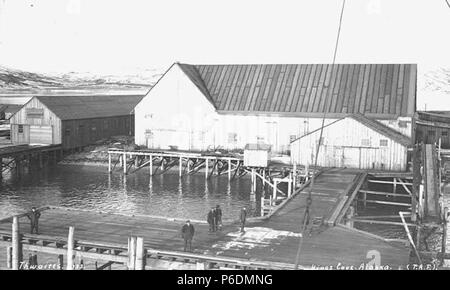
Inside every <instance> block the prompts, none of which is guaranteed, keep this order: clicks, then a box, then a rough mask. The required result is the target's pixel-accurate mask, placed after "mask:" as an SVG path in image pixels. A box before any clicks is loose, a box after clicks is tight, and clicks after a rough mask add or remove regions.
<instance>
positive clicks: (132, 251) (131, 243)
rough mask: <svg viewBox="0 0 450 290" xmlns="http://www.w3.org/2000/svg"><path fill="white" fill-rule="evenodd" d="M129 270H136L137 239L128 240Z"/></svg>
mask: <svg viewBox="0 0 450 290" xmlns="http://www.w3.org/2000/svg"><path fill="white" fill-rule="evenodd" d="M127 267H128V270H134V269H135V268H136V237H130V238H128V265H127Z"/></svg>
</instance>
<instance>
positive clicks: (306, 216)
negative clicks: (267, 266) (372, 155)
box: [295, 0, 345, 270]
mask: <svg viewBox="0 0 450 290" xmlns="http://www.w3.org/2000/svg"><path fill="white" fill-rule="evenodd" d="M344 9H345V0H342V8H341V13H340V17H339V27H338V31H337V37H336V44H335V47H334V54H333V62H332V65H334V64H335V62H336V55H337V51H338V47H339V37H340V34H341V27H342V19H343V15H344ZM327 101H328V98H327V99H326V100H325V106H324V112H323V117H322V125H321V127H320V135H319V141H318V143H317V148H316V155H315V156H314V169H316V168H317V161H318V156H319V152H320V145H322V143H323V142H322V136H323V127H324V126H325V119H326V115H327V111H328V110H329V108H328V106H327ZM314 179H315V174H313V175H312V177H311V183H310V185H309V190H308V198H307V199H306V208H305V213H304V216H303V223H302V229H301V236H300V241H299V245H298V250H297V256H296V258H295V269H296V270H297V269H298V265H299V262H300V254H301V249H302V245H303V237H304V235H305V232H306V228H307V226H308V225H309V222H310V219H311V216H310V209H311V206H312V189H313V186H314Z"/></svg>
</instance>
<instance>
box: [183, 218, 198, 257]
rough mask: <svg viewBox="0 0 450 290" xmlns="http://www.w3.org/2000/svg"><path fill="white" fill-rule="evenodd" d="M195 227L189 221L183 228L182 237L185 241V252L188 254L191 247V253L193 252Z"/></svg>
mask: <svg viewBox="0 0 450 290" xmlns="http://www.w3.org/2000/svg"><path fill="white" fill-rule="evenodd" d="M194 232H195V229H194V226H193V225H192V224H191V222H190V221H189V220H187V221H186V223H185V224H184V225H183V227H182V228H181V236H182V237H183V239H184V251H185V252H186V251H187V249H188V247H189V252H192V238H193V237H194Z"/></svg>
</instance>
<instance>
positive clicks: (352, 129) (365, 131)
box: [291, 118, 407, 171]
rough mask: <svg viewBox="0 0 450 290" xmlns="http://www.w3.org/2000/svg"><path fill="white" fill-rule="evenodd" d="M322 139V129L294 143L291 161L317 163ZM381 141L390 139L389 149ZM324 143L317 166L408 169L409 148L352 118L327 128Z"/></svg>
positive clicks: (388, 142)
mask: <svg viewBox="0 0 450 290" xmlns="http://www.w3.org/2000/svg"><path fill="white" fill-rule="evenodd" d="M319 136H320V130H319V131H317V132H314V133H311V134H309V135H307V136H304V137H302V138H300V139H298V140H297V141H295V142H293V143H292V144H291V161H292V162H296V163H297V164H303V165H305V164H314V162H315V154H316V150H317V149H316V148H317V147H316V146H317V144H318V140H319ZM363 139H364V141H363ZM380 140H387V144H386V146H381V144H380ZM366 142H367V143H366ZM322 144H323V145H322V146H321V147H320V152H319V158H318V163H317V164H318V165H319V166H327V167H328V166H331V167H349V168H361V169H376V170H391V171H405V170H406V165H407V148H406V147H405V146H403V145H401V144H399V143H397V142H395V141H393V140H391V139H388V138H387V137H386V136H384V135H382V134H379V133H378V132H376V131H374V130H372V129H370V128H368V127H366V126H364V125H363V124H361V123H359V122H358V121H356V120H354V119H351V118H345V119H343V120H340V121H337V122H335V123H334V124H332V125H330V126H328V127H326V128H324V130H323V143H322Z"/></svg>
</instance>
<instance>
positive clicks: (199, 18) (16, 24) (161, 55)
mask: <svg viewBox="0 0 450 290" xmlns="http://www.w3.org/2000/svg"><path fill="white" fill-rule="evenodd" d="M341 5H342V0H272V1H266V0H226V1H225V0H222V1H217V0H160V1H152V0H142V1H139V0H0V65H3V66H8V67H12V68H17V69H23V70H29V71H34V72H44V73H54V72H58V73H65V72H70V71H81V72H85V71H89V72H93V73H100V74H120V73H124V72H129V71H133V70H135V69H144V68H157V69H163V68H166V67H168V66H169V65H170V64H171V63H173V62H175V61H180V62H187V63H196V64H197V63H198V64H200V63H201V64H217V63H331V62H332V59H333V52H334V46H335V41H336V34H337V28H338V21H339V13H340V9H341ZM449 31H450V8H449V7H448V6H447V4H446V3H445V0H428V1H424V0H346V4H345V10H344V15H343V23H342V30H341V37H340V42H339V48H338V52H337V57H336V62H337V63H417V64H418V69H419V78H421V76H423V75H424V74H427V73H428V72H430V71H433V70H436V69H439V68H443V67H444V68H450V57H449V52H450V37H449V35H450V33H449ZM420 82H421V80H419V90H422V88H421V83H420ZM425 103H426V104H427V108H428V109H433V108H434V107H435V106H436V107H441V106H442V105H443V104H445V105H446V106H448V109H449V110H450V97H449V95H448V94H444V93H442V92H436V91H429V90H423V92H422V91H421V93H420V94H418V107H419V108H421V109H423V106H424V104H425Z"/></svg>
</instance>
